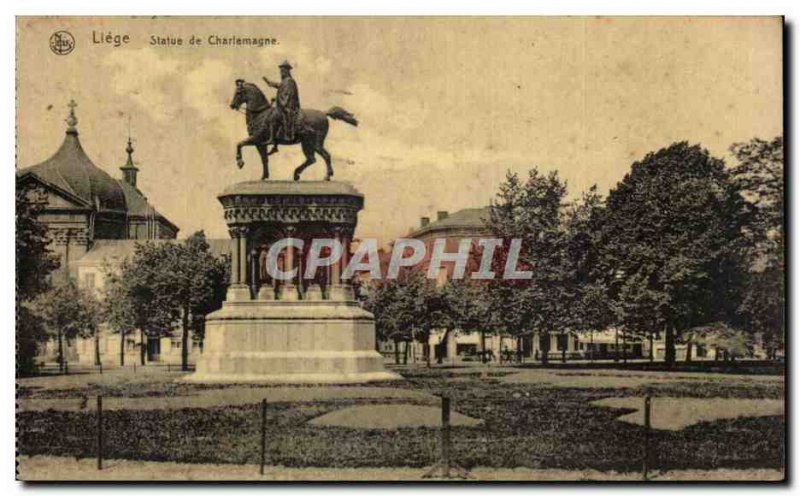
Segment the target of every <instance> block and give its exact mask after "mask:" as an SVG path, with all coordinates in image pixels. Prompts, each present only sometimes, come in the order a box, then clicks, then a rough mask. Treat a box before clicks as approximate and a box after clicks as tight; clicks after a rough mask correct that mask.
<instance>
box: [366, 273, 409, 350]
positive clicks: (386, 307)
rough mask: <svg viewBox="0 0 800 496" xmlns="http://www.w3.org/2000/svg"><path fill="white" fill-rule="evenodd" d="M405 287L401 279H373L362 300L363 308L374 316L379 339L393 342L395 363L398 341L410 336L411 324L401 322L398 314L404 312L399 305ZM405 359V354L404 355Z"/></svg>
mask: <svg viewBox="0 0 800 496" xmlns="http://www.w3.org/2000/svg"><path fill="white" fill-rule="evenodd" d="M404 289H405V287H404V285H403V281H402V280H398V279H391V280H378V281H373V282H372V285H371V286H370V289H369V293H368V295H367V296H366V298H365V300H364V308H365V309H366V310H368V311H369V312H372V314H373V315H374V316H375V329H376V332H377V334H378V338H379V339H381V340H392V341H394V343H395V363H397V364H399V363H400V349H399V346H398V345H399V343H400V342H401V341H403V342H406V343H407V342H408V341H410V340H411V338H412V326H410V325H406V324H408V323H407V322H402V321H401V318H400V316H401V315H404V314H406V313H407V312H406V311H402V310H401V307H402V305H403V304H404V303H406V301H405V299H404V295H403V291H404ZM405 360H406V361H407V360H408V358H407V356H406V357H405Z"/></svg>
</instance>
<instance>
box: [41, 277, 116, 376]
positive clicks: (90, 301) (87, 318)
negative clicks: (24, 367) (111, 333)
mask: <svg viewBox="0 0 800 496" xmlns="http://www.w3.org/2000/svg"><path fill="white" fill-rule="evenodd" d="M34 308H35V312H36V314H37V315H38V316H40V317H41V319H42V322H43V324H44V328H45V329H46V330H47V333H48V335H49V336H52V337H55V338H56V339H57V343H58V366H59V370H61V371H62V372H63V371H64V370H65V367H66V360H65V356H64V342H65V341H69V340H72V339H74V338H76V337H89V336H92V335H93V334H94V333H95V332H96V331H97V325H98V322H99V320H100V313H99V311H98V310H99V305H98V303H97V301H96V299H95V297H94V294H93V293H91V292H89V291H85V290H82V289H80V288H78V286H77V285H75V283H74V282H73V281H69V282H67V283H65V284H60V285H58V286H55V287H54V288H52V289H50V290H49V291H47V292H45V293H42V294H41V295H40V296H39V297H38V298H37V299H36V300H35V301H34Z"/></svg>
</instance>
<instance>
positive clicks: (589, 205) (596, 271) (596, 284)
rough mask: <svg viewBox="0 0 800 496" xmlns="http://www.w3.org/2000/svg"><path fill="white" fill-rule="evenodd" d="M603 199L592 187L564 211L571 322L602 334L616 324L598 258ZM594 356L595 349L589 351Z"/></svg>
mask: <svg viewBox="0 0 800 496" xmlns="http://www.w3.org/2000/svg"><path fill="white" fill-rule="evenodd" d="M605 215H606V211H605V204H604V202H603V198H602V197H601V196H600V194H599V193H598V192H597V187H596V186H592V187H591V188H589V190H588V191H586V192H585V193H583V195H582V196H581V198H580V199H578V200H577V201H575V202H573V203H572V204H571V205H570V206H569V208H568V209H567V212H566V222H565V229H566V236H567V242H566V264H567V266H566V267H565V270H564V273H565V275H566V276H567V277H569V278H571V280H572V285H573V288H572V291H571V292H570V293H571V294H572V296H573V298H574V299H573V301H572V303H571V307H572V313H571V315H572V320H571V322H570V328H571V329H572V330H573V331H576V332H583V333H585V332H589V333H593V332H594V331H602V330H604V329H606V328H608V327H609V326H611V325H613V324H614V323H615V321H616V318H615V311H616V310H617V309H616V308H615V307H614V305H613V304H612V301H611V299H610V298H609V288H608V285H607V281H606V278H605V274H604V267H603V265H602V257H601V242H602V239H601V238H602V229H603V222H604V218H605ZM590 354H591V355H590V356H591V357H592V358H593V357H594V355H593V354H594V350H593V349H591V350H590Z"/></svg>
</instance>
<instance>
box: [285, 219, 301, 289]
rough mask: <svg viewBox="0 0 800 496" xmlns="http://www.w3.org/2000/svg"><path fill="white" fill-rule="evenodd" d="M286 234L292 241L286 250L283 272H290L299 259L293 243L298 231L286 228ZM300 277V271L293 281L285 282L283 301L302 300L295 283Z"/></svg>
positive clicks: (291, 227) (293, 228) (292, 227)
mask: <svg viewBox="0 0 800 496" xmlns="http://www.w3.org/2000/svg"><path fill="white" fill-rule="evenodd" d="M284 232H285V234H286V237H287V238H289V240H290V241H289V243H288V245H287V246H286V249H285V251H284V258H283V260H284V269H283V270H285V271H290V270H292V269H294V268H295V266H296V263H295V259H296V258H297V257H296V256H295V255H296V254H295V246H294V242H293V241H291V239H292V238H293V237H294V235H295V233H296V232H297V229H296V228H295V227H294V226H286V229H285V231H284ZM299 275H300V274H299V271H298V274H296V275H295V276H294V277H292V278H291V279H287V280H285V281H283V291H282V292H281V299H282V300H286V301H296V300H299V299H300V295H299V293H298V291H299V288H298V287H297V284H296V283H295V281H296V279H297V277H298V276H299Z"/></svg>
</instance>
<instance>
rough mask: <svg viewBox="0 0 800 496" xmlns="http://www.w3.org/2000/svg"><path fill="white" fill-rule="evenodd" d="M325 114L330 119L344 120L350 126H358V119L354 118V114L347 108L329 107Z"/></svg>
mask: <svg viewBox="0 0 800 496" xmlns="http://www.w3.org/2000/svg"><path fill="white" fill-rule="evenodd" d="M325 115H327V116H328V117H330V118H331V119H336V120H340V121H345V122H346V123H348V124H350V125H351V126H358V120H357V119H356V116H354V115H353V114H351V113H350V112H348V111H347V110H345V109H343V108H342V107H331V108H330V110H328V111H327V112H326V113H325Z"/></svg>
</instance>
